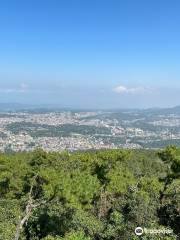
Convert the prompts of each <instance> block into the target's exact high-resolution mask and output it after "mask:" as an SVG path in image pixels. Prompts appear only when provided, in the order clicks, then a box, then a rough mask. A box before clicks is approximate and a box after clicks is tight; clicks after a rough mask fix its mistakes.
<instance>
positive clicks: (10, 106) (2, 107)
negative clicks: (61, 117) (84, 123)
mask: <svg viewBox="0 0 180 240" xmlns="http://www.w3.org/2000/svg"><path fill="white" fill-rule="evenodd" d="M32 109H37V110H38V109H48V110H50V109H52V110H54V109H56V110H57V109H63V110H70V109H71V108H68V109H67V108H63V107H61V106H58V105H50V104H48V105H45V104H44V105H30V104H29V105H28V104H22V103H0V111H20V110H32ZM72 110H73V108H72ZM79 110H80V109H79ZM83 110H85V109H83ZM92 110H93V109H92ZM108 110H109V109H108ZM124 110H126V109H119V110H118V109H116V110H115V111H124ZM134 110H135V111H142V112H149V113H159V114H180V106H176V107H172V108H149V109H148V108H147V109H128V111H134ZM112 111H113V109H112Z"/></svg>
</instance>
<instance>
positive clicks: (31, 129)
mask: <svg viewBox="0 0 180 240" xmlns="http://www.w3.org/2000/svg"><path fill="white" fill-rule="evenodd" d="M7 130H9V131H11V132H12V133H13V134H18V133H20V132H22V131H25V132H27V133H28V134H29V135H31V136H32V137H68V136H71V135H72V134H82V135H95V134H111V131H110V129H108V128H105V127H95V126H87V125H75V124H63V125H60V126H50V125H46V124H34V123H30V122H28V123H27V122H15V123H11V124H9V125H8V126H7Z"/></svg>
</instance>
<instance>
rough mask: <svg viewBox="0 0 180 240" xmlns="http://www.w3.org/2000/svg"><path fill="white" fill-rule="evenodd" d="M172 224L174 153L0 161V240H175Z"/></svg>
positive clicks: (178, 152)
mask: <svg viewBox="0 0 180 240" xmlns="http://www.w3.org/2000/svg"><path fill="white" fill-rule="evenodd" d="M179 224H180V149H177V148H175V147H168V148H166V149H164V150H162V151H160V152H156V151H145V150H132V151H130V150H108V151H106V150H104V151H96V152H74V153H68V152H63V153H46V152H44V151H42V150H40V149H39V150H36V151H34V152H31V153H16V154H9V155H8V154H0V239H1V240H18V239H19V240H39V239H42V240H121V239H122V240H136V239H143V240H152V239H153V240H159V239H163V240H175V239H179V237H180V228H179ZM137 226H140V227H142V228H147V229H164V228H165V229H169V230H173V233H171V234H169V235H165V234H161V235H150V234H143V235H142V236H141V237H138V236H136V235H135V233H134V230H135V228H136V227H137Z"/></svg>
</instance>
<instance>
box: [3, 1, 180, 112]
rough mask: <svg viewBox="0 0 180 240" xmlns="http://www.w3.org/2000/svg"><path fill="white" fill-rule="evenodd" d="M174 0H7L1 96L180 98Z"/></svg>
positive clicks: (83, 103) (98, 103)
mask: <svg viewBox="0 0 180 240" xmlns="http://www.w3.org/2000/svg"><path fill="white" fill-rule="evenodd" d="M179 11H180V2H179V1H178V0H147V1H144V0H136V1H134V0H124V1H120V0H86V1H84V0H29V1H24V0H16V1H14V0H7V1H1V6H0V102H20V103H21V102H22V103H28V104H56V105H59V106H62V107H80V108H81V107H83V108H85V107H87V108H124V107H130V108H131V107H132V108H134V107H140V108H142V107H143V108H144V107H145V108H146V107H156V106H160V107H166V106H174V105H180V96H179V93H180V67H179V66H180V14H179Z"/></svg>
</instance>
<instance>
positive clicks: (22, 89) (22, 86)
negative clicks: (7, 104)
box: [0, 83, 29, 93]
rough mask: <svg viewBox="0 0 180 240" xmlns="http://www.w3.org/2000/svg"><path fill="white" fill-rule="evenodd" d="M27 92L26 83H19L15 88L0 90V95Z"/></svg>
mask: <svg viewBox="0 0 180 240" xmlns="http://www.w3.org/2000/svg"><path fill="white" fill-rule="evenodd" d="M28 90H29V86H28V85H27V84H26V83H21V84H20V86H19V87H17V88H0V92H1V93H25V92H27V91H28Z"/></svg>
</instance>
